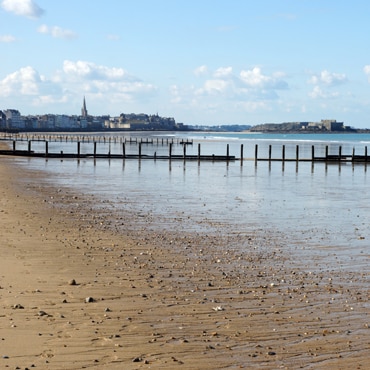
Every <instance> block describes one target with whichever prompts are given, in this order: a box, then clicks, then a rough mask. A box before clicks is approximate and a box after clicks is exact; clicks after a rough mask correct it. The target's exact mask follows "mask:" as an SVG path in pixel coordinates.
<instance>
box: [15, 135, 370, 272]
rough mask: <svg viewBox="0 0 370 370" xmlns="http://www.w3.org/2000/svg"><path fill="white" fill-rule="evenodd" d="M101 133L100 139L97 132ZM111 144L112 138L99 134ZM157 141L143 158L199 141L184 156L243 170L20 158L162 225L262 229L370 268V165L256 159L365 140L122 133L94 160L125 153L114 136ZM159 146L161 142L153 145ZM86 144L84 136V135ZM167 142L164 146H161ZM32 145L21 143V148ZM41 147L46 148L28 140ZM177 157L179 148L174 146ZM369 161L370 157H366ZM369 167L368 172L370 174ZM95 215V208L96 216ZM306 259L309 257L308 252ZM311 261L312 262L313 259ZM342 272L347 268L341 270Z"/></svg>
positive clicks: (351, 146) (56, 146)
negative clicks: (226, 157)
mask: <svg viewBox="0 0 370 370" xmlns="http://www.w3.org/2000/svg"><path fill="white" fill-rule="evenodd" d="M96 135H98V134H96ZM100 135H101V136H102V135H105V136H106V138H109V135H107V134H106V133H104V134H100ZM118 135H122V136H124V137H126V138H129V137H131V138H132V139H134V138H135V137H139V138H145V139H146V138H149V139H151V138H153V139H154V143H153V144H144V145H142V153H143V154H145V153H149V154H153V153H154V152H156V153H157V154H158V155H159V154H168V145H166V142H167V140H172V139H173V140H175V142H176V140H178V139H180V140H183V139H184V140H193V145H187V146H186V150H187V153H188V154H196V153H197V151H198V144H200V145H201V153H202V154H216V155H223V154H226V148H227V145H229V153H230V155H235V156H236V157H239V156H240V153H241V145H243V153H244V157H245V158H250V160H248V159H246V160H244V161H243V162H242V163H241V162H240V161H239V160H237V161H229V162H200V163H198V162H197V161H183V160H179V161H171V162H169V161H168V160H158V159H157V160H155V161H154V160H140V161H139V160H137V159H130V160H127V159H126V160H122V159H120V160H119V159H111V160H108V159H97V160H94V159H92V158H91V159H80V160H75V159H69V160H66V159H64V160H60V159H43V158H17V159H16V162H17V163H18V164H19V165H20V166H26V167H27V168H28V169H30V170H35V171H42V172H46V173H47V174H48V175H51V176H48V177H47V178H48V179H49V180H48V181H51V182H52V183H53V184H54V185H55V186H57V187H63V186H66V187H69V188H73V189H75V190H78V191H81V192H83V193H84V194H94V195H95V197H98V198H99V199H100V200H101V201H102V202H109V204H111V205H112V207H113V208H114V209H115V212H119V210H120V209H122V210H123V209H124V210H125V211H127V210H132V211H133V212H140V213H142V214H143V215H150V216H151V218H152V219H153V220H156V219H158V220H162V225H161V227H164V228H168V229H171V228H172V227H174V225H176V227H177V228H181V227H182V228H183V229H184V230H194V231H199V232H201V231H207V230H210V231H215V232H219V233H248V232H254V231H256V230H264V231H265V232H266V231H268V232H270V233H271V237H276V235H281V238H282V240H283V241H284V243H285V244H286V245H289V246H290V247H292V246H293V247H297V248H305V249H307V250H311V251H315V252H317V253H328V254H331V255H335V256H336V258H338V256H340V258H341V259H342V261H343V264H342V265H343V266H345V267H346V268H348V267H350V266H351V263H352V262H351V261H353V258H355V257H356V258H359V259H361V261H362V262H359V261H357V262H356V263H354V264H356V265H359V264H364V261H365V256H366V258H368V256H369V254H370V177H369V171H368V166H367V165H366V164H364V163H358V164H352V163H347V164H341V165H339V164H330V165H327V164H325V163H318V162H316V163H314V164H312V163H311V162H299V163H296V162H294V161H293V162H285V163H284V164H283V163H282V162H270V163H269V162H257V163H255V161H254V160H253V158H254V153H255V147H256V145H258V155H259V157H265V158H267V156H268V151H269V146H270V145H271V148H272V157H277V158H279V157H281V153H282V146H283V145H284V146H285V148H286V154H285V156H286V158H295V155H296V146H297V145H299V155H300V158H310V156H311V148H312V145H314V147H315V153H316V155H321V154H322V155H324V153H325V150H326V146H328V150H329V154H337V153H338V151H339V147H342V153H343V154H352V152H353V150H355V153H356V154H363V153H364V151H365V147H367V146H370V135H368V134H367V135H365V134H313V135H312V134H289V135H280V134H271V135H266V134H241V133H237V134H234V133H227V134H224V133H217V134H216V133H145V134H143V133H124V134H117V133H115V134H111V135H110V136H111V141H110V143H109V142H108V141H109V140H108V139H107V140H106V142H105V143H104V142H101V143H99V144H98V147H97V151H98V153H107V152H108V151H110V152H111V153H121V151H122V144H120V143H119V141H117V142H114V140H113V137H117V136H118ZM157 139H158V140H157ZM86 141H87V136H86ZM86 141H85V142H84V143H82V144H81V151H82V152H90V153H92V152H93V149H92V145H93V144H92V143H91V142H89V143H88V142H86ZM162 141H163V142H164V143H163V145H162ZM22 145H24V146H26V145H27V144H26V143H23V144H22V143H17V148H19V149H21V146H22ZM32 145H33V147H32V149H33V150H43V146H44V145H45V144H44V143H39V144H38V143H35V142H34V143H32ZM60 150H63V151H64V152H66V153H67V152H69V151H70V152H76V143H64V142H55V143H49V152H53V151H56V152H59V151H60ZM137 150H138V145H137V144H136V143H132V144H126V153H137ZM173 152H174V153H176V154H181V153H182V152H183V147H182V146H181V145H177V144H174V146H173ZM369 154H370V151H369ZM369 170H370V169H369ZM95 211H96V212H99V207H97V209H96V210H95ZM308 256H309V255H308ZM308 258H309V257H308ZM343 268H344V267H343Z"/></svg>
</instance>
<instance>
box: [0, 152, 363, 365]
mask: <svg viewBox="0 0 370 370" xmlns="http://www.w3.org/2000/svg"><path fill="white" fill-rule="evenodd" d="M0 192H1V197H0V227H1V234H0V249H1V259H0V302H1V314H0V341H1V346H0V356H1V357H0V367H1V368H11V369H16V368H18V369H26V368H37V369H82V368H101V369H176V368H182V369H238V368H245V369H249V368H256V369H279V368H282V369H298V368H306V369H309V368H312V369H324V368H325V369H366V368H367V367H368V361H369V353H370V329H369V324H370V323H369V285H368V284H369V270H368V269H367V270H366V269H364V268H363V267H362V269H359V268H358V266H353V268H351V267H349V268H348V267H347V268H346V269H343V270H342V269H338V268H332V266H330V265H328V264H327V263H322V262H321V261H320V260H319V259H318V260H315V258H316V257H312V256H310V255H309V254H308V255H307V256H306V257H305V254H304V253H303V252H302V251H304V248H303V247H304V240H303V241H302V248H293V247H292V246H290V245H289V238H288V237H281V238H279V237H278V236H275V235H272V234H270V233H269V232H268V231H267V230H261V229H260V227H259V228H258V229H256V231H255V232H254V233H253V234H249V233H241V232H240V231H239V232H235V233H230V234H229V235H225V234H216V233H209V234H206V233H197V234H194V233H186V231H184V230H182V231H181V232H177V231H176V230H180V229H181V228H176V225H174V226H173V231H170V230H169V228H168V227H166V230H163V231H162V230H161V227H160V223H161V220H157V221H155V225H154V226H155V227H154V226H153V220H149V219H148V218H146V216H145V215H142V214H140V213H139V212H138V213H132V211H130V212H131V213H130V212H127V214H124V215H122V214H120V216H119V217H118V216H116V215H115V214H114V210H112V208H111V207H110V206H109V200H107V201H106V202H105V203H104V202H103V203H102V204H100V205H99V208H100V212H97V211H96V210H94V209H92V206H91V204H92V203H93V202H94V201H96V202H98V200H95V199H94V197H92V196H85V195H83V194H76V193H74V192H73V191H71V190H70V189H66V188H58V189H55V188H53V186H52V185H50V182H46V181H44V179H43V178H40V174H38V173H31V172H27V171H24V170H21V169H20V168H17V167H14V166H12V158H0ZM179 222H180V221H179ZM363 259H364V264H363V266H366V265H367V263H366V262H368V261H369V255H368V254H367V255H366V254H364V256H363Z"/></svg>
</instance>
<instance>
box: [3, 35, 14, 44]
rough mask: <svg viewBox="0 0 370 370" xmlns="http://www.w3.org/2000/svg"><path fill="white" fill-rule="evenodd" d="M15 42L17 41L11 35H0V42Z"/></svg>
mask: <svg viewBox="0 0 370 370" xmlns="http://www.w3.org/2000/svg"><path fill="white" fill-rule="evenodd" d="M15 41H17V39H16V38H15V37H14V36H12V35H0V42H4V43H10V42H15Z"/></svg>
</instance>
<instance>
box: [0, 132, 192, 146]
mask: <svg viewBox="0 0 370 370" xmlns="http://www.w3.org/2000/svg"><path fill="white" fill-rule="evenodd" d="M1 137H2V138H3V139H4V140H16V141H49V142H66V143H67V142H82V143H90V142H91V143H94V142H97V143H104V144H105V143H109V144H110V143H114V144H116V143H130V144H139V143H141V144H162V145H164V144H167V145H168V144H171V143H172V144H183V143H186V144H192V143H193V139H188V138H187V139H181V138H174V137H157V138H148V137H147V138H143V137H132V136H129V137H123V136H100V135H54V134H47V135H36V134H16V135H14V134H6V133H4V134H2V135H1Z"/></svg>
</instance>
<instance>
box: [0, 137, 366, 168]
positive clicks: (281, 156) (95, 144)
mask: <svg viewBox="0 0 370 370" xmlns="http://www.w3.org/2000/svg"><path fill="white" fill-rule="evenodd" d="M0 140H2V141H4V142H7V143H8V149H3V150H0V155H13V156H29V157H46V158H112V159H154V160H156V159H163V160H176V159H181V160H198V161H218V160H221V161H231V160H232V161H235V160H237V161H240V162H241V164H242V163H243V161H247V160H254V161H255V162H258V161H269V162H289V161H290V162H292V161H295V162H329V163H343V162H352V163H367V162H368V161H369V159H370V157H369V155H368V150H367V147H364V150H363V151H362V152H361V153H358V152H356V150H355V148H354V147H353V148H352V150H351V151H350V152H349V151H348V147H347V148H346V152H344V151H343V150H342V146H341V145H339V146H337V147H336V150H335V152H333V148H330V150H329V145H326V146H325V151H324V152H323V151H322V144H321V145H320V150H316V147H315V145H312V146H311V148H310V151H309V153H308V152H307V146H306V148H305V150H304V153H303V155H302V154H301V146H300V145H299V144H297V145H296V146H295V148H294V149H292V147H290V149H289V151H287V150H286V145H285V144H275V145H272V144H269V145H268V150H267V152H266V145H265V146H263V145H262V146H263V148H264V150H263V153H262V155H261V153H260V146H259V145H258V144H252V145H254V147H253V152H254V155H253V156H251V155H249V156H247V157H246V156H245V155H244V149H245V147H244V144H240V147H239V149H238V153H237V154H238V155H235V154H234V155H231V154H230V146H229V144H225V147H224V149H223V150H222V153H216V154H214V153H212V154H205V153H203V152H202V144H201V143H200V142H199V143H194V141H193V139H189V138H187V139H182V138H175V137H168V136H167V137H136V136H135V137H132V136H128V137H125V136H104V135H72V134H6V133H4V134H2V135H1V136H0ZM52 143H59V144H58V145H54V146H53V149H50V146H51V144H52ZM66 143H68V144H69V145H68V150H67V151H66V150H64V149H63V145H64V144H66ZM34 146H36V147H37V148H36V149H34ZM82 146H83V147H84V150H82V149H81V147H82ZM111 146H114V148H115V151H114V152H113V151H112V150H111ZM118 147H119V150H118V151H117V148H118ZM128 147H129V148H130V150H127V148H128ZM144 147H145V148H146V149H145V151H144V150H143V148H144ZM193 147H195V148H193ZM55 148H58V150H56V149H55ZM148 148H151V149H148ZM175 148H176V149H175ZM179 148H180V149H179ZM187 148H191V150H188V149H187ZM248 151H249V153H250V152H251V148H250V147H249V148H248Z"/></svg>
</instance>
